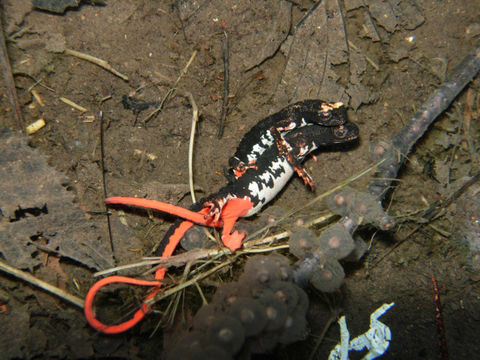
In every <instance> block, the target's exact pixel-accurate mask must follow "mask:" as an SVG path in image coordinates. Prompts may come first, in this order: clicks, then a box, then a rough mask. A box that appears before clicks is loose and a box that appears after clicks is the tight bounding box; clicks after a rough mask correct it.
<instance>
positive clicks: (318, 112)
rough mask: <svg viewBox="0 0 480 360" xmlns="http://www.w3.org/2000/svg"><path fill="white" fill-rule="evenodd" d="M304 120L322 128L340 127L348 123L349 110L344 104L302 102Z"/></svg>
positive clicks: (320, 101) (318, 101)
mask: <svg viewBox="0 0 480 360" xmlns="http://www.w3.org/2000/svg"><path fill="white" fill-rule="evenodd" d="M302 104H303V106H302V108H303V110H304V113H303V114H302V116H303V118H304V119H305V121H306V122H307V123H310V124H316V125H321V126H338V125H342V124H344V123H345V122H347V110H346V108H345V105H344V104H343V103H342V102H336V103H330V102H325V101H322V100H305V101H303V102H302Z"/></svg>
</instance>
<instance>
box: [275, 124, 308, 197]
mask: <svg viewBox="0 0 480 360" xmlns="http://www.w3.org/2000/svg"><path fill="white" fill-rule="evenodd" d="M270 132H271V133H272V136H273V138H274V139H275V145H276V146H277V148H278V153H279V154H280V155H283V156H285V158H286V159H287V161H288V163H289V164H290V165H291V166H292V168H293V169H294V170H295V172H296V173H297V174H298V176H300V177H301V178H302V180H303V182H304V184H305V185H308V186H310V189H311V190H312V191H313V190H314V188H315V185H314V182H313V178H312V176H311V175H310V174H309V173H308V171H307V169H305V168H304V167H303V166H302V163H301V161H299V160H298V155H296V154H293V149H292V146H291V145H290V144H289V143H288V142H287V141H286V140H285V138H284V137H283V136H282V134H281V133H280V132H279V131H278V130H277V128H275V127H274V126H272V127H271V128H270ZM299 150H300V155H302V154H301V153H302V152H303V149H299Z"/></svg>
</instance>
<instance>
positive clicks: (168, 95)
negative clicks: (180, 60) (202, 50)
mask: <svg viewBox="0 0 480 360" xmlns="http://www.w3.org/2000/svg"><path fill="white" fill-rule="evenodd" d="M197 52H198V51H197V50H195V51H194V52H193V53H192V56H190V59H189V60H188V62H187V65H185V67H184V68H183V69H182V71H181V72H180V75H179V76H178V78H177V80H175V83H174V84H173V86H172V87H171V88H170V89H169V90H168V91H167V93H166V94H165V96H164V97H163V99H162V101H160V105H159V106H158V107H157V108H156V109H155V110H153V111H152V112H151V113H150V114H149V115H148V116H147V117H146V118H145V119H144V120H143V122H148V121H149V120H150V119H151V118H152V117H154V116H155V115H156V114H158V113H159V112H160V111H161V110H162V109H163V106H164V105H165V103H166V102H167V101H168V100H169V99H170V98H171V97H172V96H173V95H174V94H175V92H176V91H177V85H178V83H179V82H180V80H181V79H182V77H183V76H185V74H186V73H187V71H188V68H189V67H190V65H191V64H192V62H193V60H194V59H195V56H197Z"/></svg>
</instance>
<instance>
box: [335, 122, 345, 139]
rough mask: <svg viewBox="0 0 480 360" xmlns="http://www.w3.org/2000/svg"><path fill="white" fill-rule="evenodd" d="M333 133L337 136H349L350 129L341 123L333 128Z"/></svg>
mask: <svg viewBox="0 0 480 360" xmlns="http://www.w3.org/2000/svg"><path fill="white" fill-rule="evenodd" d="M333 133H334V134H335V136H336V137H337V138H340V139H343V138H344V137H345V136H347V133H348V130H347V129H345V127H344V126H343V125H340V126H339V127H337V128H335V129H334V130H333Z"/></svg>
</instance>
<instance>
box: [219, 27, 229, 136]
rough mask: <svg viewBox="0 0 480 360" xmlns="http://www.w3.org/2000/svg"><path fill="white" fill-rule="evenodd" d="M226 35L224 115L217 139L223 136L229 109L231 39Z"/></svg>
mask: <svg viewBox="0 0 480 360" xmlns="http://www.w3.org/2000/svg"><path fill="white" fill-rule="evenodd" d="M223 34H224V35H225V41H224V42H223V102H222V114H221V115H220V124H219V125H218V133H217V138H219V139H220V138H221V137H222V135H223V129H224V127H225V118H226V117H227V108H228V88H229V86H230V85H229V83H230V81H229V80H230V76H229V71H228V68H229V66H228V55H229V49H230V44H229V39H228V34H227V32H226V31H224V32H223Z"/></svg>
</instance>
